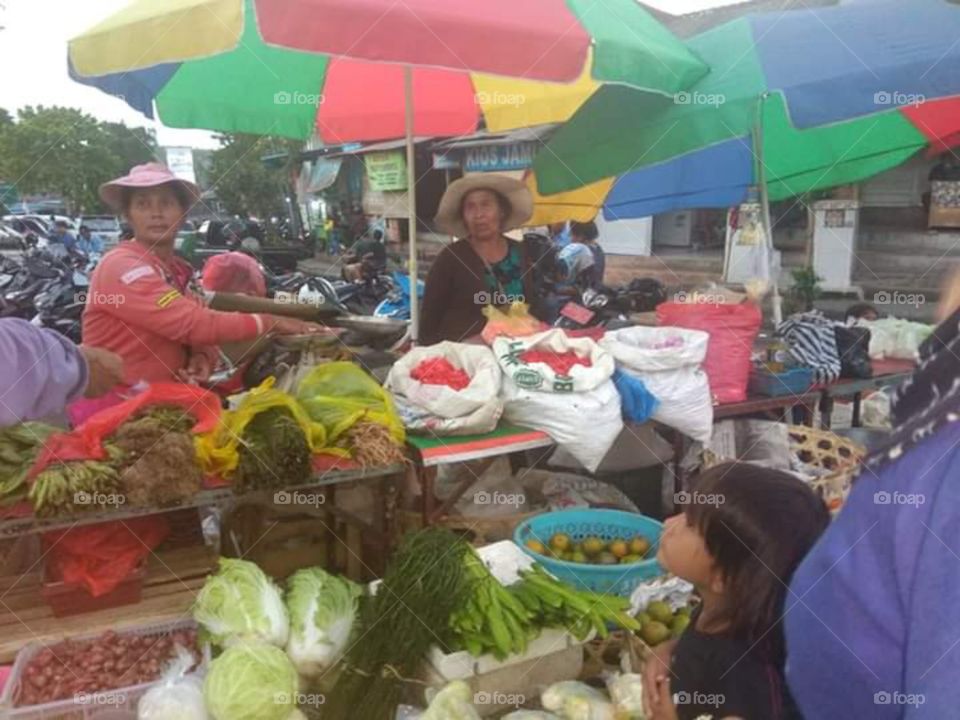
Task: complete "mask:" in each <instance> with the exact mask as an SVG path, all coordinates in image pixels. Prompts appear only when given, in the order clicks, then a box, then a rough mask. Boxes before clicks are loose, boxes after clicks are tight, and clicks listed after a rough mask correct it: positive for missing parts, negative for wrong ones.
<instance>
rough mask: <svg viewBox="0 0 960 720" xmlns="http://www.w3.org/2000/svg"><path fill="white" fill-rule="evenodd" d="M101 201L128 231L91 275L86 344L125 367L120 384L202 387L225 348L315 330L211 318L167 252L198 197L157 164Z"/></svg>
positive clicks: (275, 321)
mask: <svg viewBox="0 0 960 720" xmlns="http://www.w3.org/2000/svg"><path fill="white" fill-rule="evenodd" d="M100 197H101V199H102V200H103V201H104V203H106V204H107V205H108V206H110V207H111V208H113V209H114V210H116V211H118V212H121V213H122V214H123V215H124V217H125V218H126V220H127V222H128V223H129V224H130V226H131V228H132V230H133V238H132V239H131V240H130V242H126V243H121V244H120V245H119V246H117V247H116V248H114V249H113V250H111V251H110V252H108V253H107V254H106V255H105V256H104V257H103V259H102V260H101V261H100V264H99V265H98V266H97V269H96V270H95V271H94V273H93V277H92V278H91V282H90V289H89V292H88V295H87V305H86V308H85V309H84V312H83V337H84V341H85V342H87V343H89V344H91V345H95V346H97V347H102V348H106V349H108V350H111V351H113V352H115V353H117V354H118V355H120V356H121V357H122V358H123V360H124V375H125V381H126V382H127V383H128V384H131V385H134V384H136V383H138V382H139V381H141V380H145V381H147V382H155V381H171V380H186V381H191V382H202V381H204V380H206V379H207V378H208V377H209V376H210V373H211V372H212V371H213V369H214V368H215V366H216V364H217V362H218V360H219V350H218V346H219V345H221V344H223V343H229V342H241V341H245V340H253V339H254V338H256V337H258V336H260V335H263V334H265V333H276V334H303V333H311V332H318V331H319V330H320V329H321V328H320V327H319V326H316V325H313V324H312V323H306V322H303V321H301V320H295V319H292V318H281V317H276V316H273V315H253V314H245V313H232V312H217V311H215V310H211V309H209V308H208V307H207V306H206V305H205V303H204V300H203V297H202V295H201V294H200V292H199V291H198V290H195V289H194V288H193V287H192V285H191V280H192V276H193V269H192V268H191V267H190V266H189V265H188V263H186V262H185V261H183V260H181V259H180V258H178V257H176V256H175V255H174V252H173V247H174V242H175V239H176V235H177V231H178V230H179V228H180V226H181V225H182V223H183V220H184V218H185V217H186V215H187V212H188V211H189V210H190V208H191V206H192V205H193V204H194V203H195V202H197V201H198V200H199V199H200V189H199V188H198V187H197V186H196V185H195V184H194V183H191V182H187V181H186V180H182V179H180V178H178V177H177V176H175V175H174V174H173V173H172V172H171V171H170V170H169V168H167V167H166V166H164V165H161V164H160V163H147V164H145V165H137V166H136V167H134V168H133V169H132V170H131V171H130V174H129V175H126V176H124V177H121V178H117V179H116V180H111V181H110V182H108V183H104V184H103V185H101V186H100Z"/></svg>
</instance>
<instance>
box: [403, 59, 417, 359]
mask: <svg viewBox="0 0 960 720" xmlns="http://www.w3.org/2000/svg"><path fill="white" fill-rule="evenodd" d="M403 88H404V115H405V122H404V124H405V126H406V135H407V202H408V203H409V211H410V214H409V219H408V221H409V225H410V226H409V238H408V241H409V242H408V244H409V246H410V261H409V263H408V269H409V272H410V339H411V340H412V342H413V344H414V345H416V344H417V340H418V339H419V337H420V298H419V295H418V293H417V278H418V277H419V274H418V272H417V169H416V164H415V162H414V161H415V153H414V145H413V68H412V67H411V66H410V65H406V66H405V67H404V69H403Z"/></svg>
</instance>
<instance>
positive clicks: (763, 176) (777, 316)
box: [754, 96, 783, 327]
mask: <svg viewBox="0 0 960 720" xmlns="http://www.w3.org/2000/svg"><path fill="white" fill-rule="evenodd" d="M765 100H766V97H765V96H764V97H762V98H761V99H760V102H759V104H758V112H757V115H758V117H757V122H756V124H755V125H754V138H755V139H756V145H757V147H756V153H755V154H756V157H757V173H756V175H757V181H758V183H759V186H760V206H761V212H762V218H763V234H764V243H765V244H766V246H767V259H766V260H767V271H768V272H769V273H770V284H771V286H772V287H773V295H772V297H771V300H772V301H773V326H774V327H778V326H779V325H780V323H782V322H783V305H782V303H781V298H780V278H779V277H774V274H773V272H772V270H773V268H771V267H770V265H771V263H772V261H773V253H774V250H773V222H771V220H770V193H769V189H768V188H767V171H766V166H765V165H764V164H763V103H764V101H765Z"/></svg>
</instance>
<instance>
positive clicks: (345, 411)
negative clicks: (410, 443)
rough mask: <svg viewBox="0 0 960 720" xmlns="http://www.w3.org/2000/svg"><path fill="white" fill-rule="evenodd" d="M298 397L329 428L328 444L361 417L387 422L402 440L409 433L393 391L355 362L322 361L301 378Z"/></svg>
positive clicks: (315, 417) (377, 421)
mask: <svg viewBox="0 0 960 720" xmlns="http://www.w3.org/2000/svg"><path fill="white" fill-rule="evenodd" d="M297 400H299V401H300V405H301V406H303V408H304V409H305V410H306V411H307V414H308V415H310V418H311V419H312V420H313V421H314V422H317V423H320V424H321V425H323V427H324V428H325V429H326V431H327V444H328V445H333V444H335V443H336V442H337V440H338V439H339V438H340V436H341V435H343V434H344V433H345V432H346V431H347V430H349V429H350V428H351V427H353V426H354V425H355V424H356V423H358V422H360V421H361V420H365V421H368V422H375V423H379V424H380V425H384V426H385V427H386V428H387V429H388V430H389V431H390V436H391V437H392V438H393V439H394V440H396V442H397V443H398V444H403V442H404V441H405V439H406V434H405V431H404V428H403V422H402V421H401V420H400V416H399V415H397V409H396V407H395V406H394V404H393V398H392V397H390V393H388V392H387V391H386V390H384V389H383V387H382V386H381V385H380V383H379V382H377V380H376V379H375V378H373V377H371V376H370V375H368V374H367V373H366V372H364V371H363V370H362V369H360V368H359V367H358V366H357V365H355V364H354V363H352V362H332V363H325V364H323V365H318V366H317V367H315V368H314V369H313V370H311V371H310V373H309V374H308V375H307V376H306V377H305V378H304V379H303V380H301V381H300V385H299V386H298V387H297Z"/></svg>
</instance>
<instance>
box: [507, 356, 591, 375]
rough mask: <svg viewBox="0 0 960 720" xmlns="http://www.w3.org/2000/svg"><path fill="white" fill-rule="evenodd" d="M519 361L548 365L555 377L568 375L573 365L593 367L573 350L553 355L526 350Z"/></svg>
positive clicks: (588, 359)
mask: <svg viewBox="0 0 960 720" xmlns="http://www.w3.org/2000/svg"><path fill="white" fill-rule="evenodd" d="M520 359H521V360H522V361H523V362H525V363H527V364H530V363H544V364H545V365H549V366H550V369H551V370H553V371H554V372H555V373H556V374H557V375H564V376H566V375H569V374H570V371H571V370H572V369H573V367H574V365H583V366H584V367H593V362H592V361H591V360H590V358H582V357H580V356H579V355H577V354H576V353H575V352H573V350H568V351H567V352H565V353H555V352H549V351H545V350H526V351H524V352H523V353H521V355H520Z"/></svg>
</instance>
